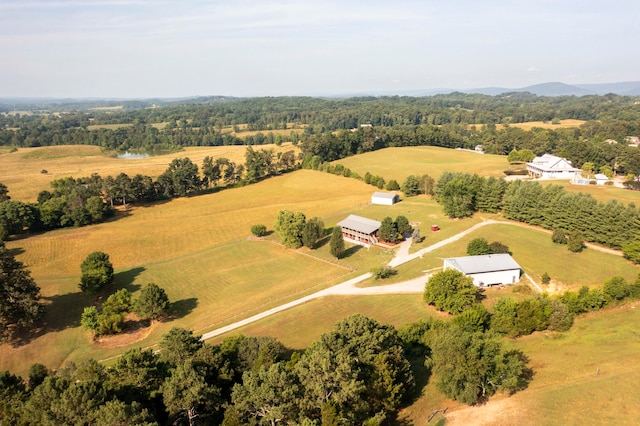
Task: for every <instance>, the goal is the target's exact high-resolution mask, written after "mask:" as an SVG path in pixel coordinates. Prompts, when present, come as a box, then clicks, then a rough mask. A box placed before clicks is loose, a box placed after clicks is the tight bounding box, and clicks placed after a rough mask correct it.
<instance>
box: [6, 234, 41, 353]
mask: <svg viewBox="0 0 640 426" xmlns="http://www.w3.org/2000/svg"><path fill="white" fill-rule="evenodd" d="M39 300H40V288H39V287H38V286H37V285H36V283H35V281H34V280H33V278H31V273H30V272H29V271H28V270H27V269H25V268H24V265H23V264H22V262H19V261H17V260H15V258H14V257H13V256H12V255H11V254H10V253H9V251H8V250H7V249H6V248H5V246H4V243H3V242H0V343H2V342H6V341H8V340H11V339H13V338H14V337H15V336H16V334H17V333H18V332H20V331H22V330H27V329H29V328H30V327H32V326H33V325H34V324H35V323H36V322H37V321H38V319H39V318H40V316H41V315H42V312H43V308H42V306H41V305H40V303H39Z"/></svg>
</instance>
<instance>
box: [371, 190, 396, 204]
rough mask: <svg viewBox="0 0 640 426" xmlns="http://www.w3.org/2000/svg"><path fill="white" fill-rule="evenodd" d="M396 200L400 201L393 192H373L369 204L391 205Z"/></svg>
mask: <svg viewBox="0 0 640 426" xmlns="http://www.w3.org/2000/svg"><path fill="white" fill-rule="evenodd" d="M398 201H400V197H399V196H398V194H394V193H393V192H374V193H373V195H372V196H371V204H382V205H385V206H391V205H393V204H395V203H397V202H398Z"/></svg>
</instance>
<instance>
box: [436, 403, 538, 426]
mask: <svg viewBox="0 0 640 426" xmlns="http://www.w3.org/2000/svg"><path fill="white" fill-rule="evenodd" d="M494 398H496V399H493V398H492V399H491V401H489V402H487V403H486V404H484V405H478V406H474V407H466V408H462V409H460V410H455V411H448V412H447V415H446V418H447V425H464V426H475V425H478V426H479V425H506V424H514V421H515V420H516V419H521V418H525V416H526V411H527V409H526V407H522V406H521V405H520V404H518V402H517V401H516V400H515V399H512V398H508V397H506V396H505V397H502V398H501V397H500V396H498V397H494Z"/></svg>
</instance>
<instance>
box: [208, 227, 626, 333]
mask: <svg viewBox="0 0 640 426" xmlns="http://www.w3.org/2000/svg"><path fill="white" fill-rule="evenodd" d="M495 224H501V225H514V226H525V227H529V228H531V229H537V230H539V231H543V232H550V231H547V230H545V229H542V228H538V227H534V226H530V225H527V224H523V223H518V222H503V221H498V220H492V219H491V220H485V221H483V222H480V223H478V224H476V225H474V226H472V227H470V228H469V229H467V230H465V231H462V232H460V233H458V234H456V235H454V236H453V237H450V238H447V239H444V240H442V241H439V242H437V243H435V244H432V245H430V246H429V247H425V248H423V249H422V250H419V251H417V252H415V253H411V254H410V253H409V248H410V247H411V239H407V240H406V241H404V242H403V243H402V244H400V248H399V249H398V252H397V253H396V255H395V257H394V258H393V259H392V260H391V261H390V262H389V263H388V266H390V267H396V266H399V265H402V264H403V263H406V262H409V261H411V260H414V259H417V258H419V257H422V256H423V255H424V254H426V253H430V252H432V251H434V250H437V249H439V248H441V247H444V246H446V245H447V244H451V243H453V242H454V241H458V240H459V239H461V238H463V237H465V236H466V235H468V234H470V233H472V232H474V231H476V230H477V229H479V228H482V227H483V226H487V225H495ZM587 246H588V247H590V248H593V249H595V250H599V251H603V252H606V253H612V254H618V255H622V253H621V252H619V251H617V250H612V249H609V248H607V247H601V246H597V245H594V244H587ZM428 277H429V275H428V274H426V275H423V276H421V277H418V278H415V279H412V280H408V281H404V282H401V283H398V284H389V285H383V286H374V287H357V284H358V283H360V282H362V281H364V280H366V279H368V278H371V273H369V272H368V273H366V274H362V275H360V276H357V277H355V278H352V279H350V280H348V281H345V282H343V283H340V284H337V285H335V286H333V287H329V288H326V289H324V290H321V291H318V292H316V293H313V294H310V295H308V296H305V297H301V298H300V299H296V300H293V301H291V302H289V303H285V304H284V305H280V306H276V307H275V308H272V309H269V310H266V311H264V312H261V313H259V314H256V315H253V316H251V317H249V318H245V319H243V320H240V321H237V322H234V323H233V324H229V325H227V326H225V327H221V328H218V329H216V330H213V331H210V332H208V333H204V334H203V335H202V339H203V340H207V339H211V338H212V337H216V336H220V335H221V334H225V333H228V332H230V331H233V330H236V329H238V328H240V327H244V326H245V325H248V324H251V323H253V322H256V321H258V320H261V319H263V318H266V317H268V316H271V315H273V314H277V313H278V312H282V311H285V310H287V309H290V308H293V307H295V306H298V305H302V304H303V303H306V302H308V301H310V300H314V299H318V298H320V297H326V296H347V295H371V294H401V293H422V292H423V291H424V285H425V283H426V282H427V279H428ZM525 277H526V278H527V279H528V280H529V281H530V282H531V283H532V284H533V285H534V286H535V287H536V288H537V289H538V291H540V292H542V288H541V287H540V286H539V285H538V284H537V283H536V282H535V281H533V280H532V279H531V277H529V276H528V275H527V274H525Z"/></svg>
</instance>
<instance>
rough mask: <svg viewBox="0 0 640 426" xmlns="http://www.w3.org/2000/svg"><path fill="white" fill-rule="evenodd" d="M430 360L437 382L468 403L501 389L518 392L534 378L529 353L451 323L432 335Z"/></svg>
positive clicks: (437, 384) (450, 395)
mask: <svg viewBox="0 0 640 426" xmlns="http://www.w3.org/2000/svg"><path fill="white" fill-rule="evenodd" d="M430 343H431V350H432V354H431V358H430V359H429V361H428V364H429V365H430V366H431V367H432V369H433V373H434V375H435V376H436V377H437V379H436V380H437V381H436V386H437V387H438V389H440V390H441V391H442V392H443V393H444V394H445V395H446V396H448V397H449V398H453V399H455V400H457V401H460V402H462V403H465V404H477V403H479V402H482V401H485V400H486V399H487V398H489V397H490V396H491V395H493V394H494V393H496V392H497V391H504V392H509V393H514V392H516V391H518V390H521V389H524V388H525V387H526V386H527V384H528V382H529V381H530V379H531V370H530V369H529V368H528V367H527V366H526V361H525V359H526V358H525V356H524V355H523V354H522V353H521V352H519V351H507V350H505V349H504V348H503V347H502V344H501V342H500V341H499V340H498V339H496V338H493V337H492V336H490V335H488V334H487V333H469V332H465V331H463V330H461V329H459V328H457V327H447V328H444V329H442V330H440V331H439V332H437V333H436V334H435V336H434V338H433V339H431V342H430Z"/></svg>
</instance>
